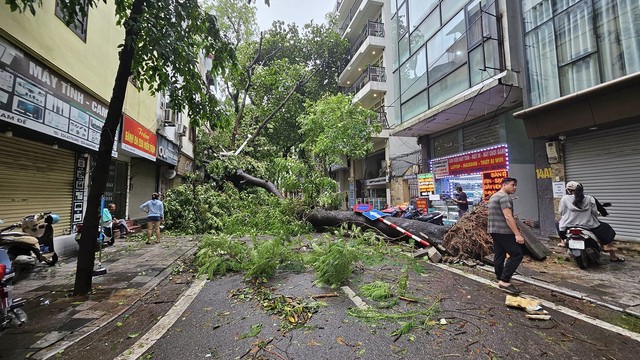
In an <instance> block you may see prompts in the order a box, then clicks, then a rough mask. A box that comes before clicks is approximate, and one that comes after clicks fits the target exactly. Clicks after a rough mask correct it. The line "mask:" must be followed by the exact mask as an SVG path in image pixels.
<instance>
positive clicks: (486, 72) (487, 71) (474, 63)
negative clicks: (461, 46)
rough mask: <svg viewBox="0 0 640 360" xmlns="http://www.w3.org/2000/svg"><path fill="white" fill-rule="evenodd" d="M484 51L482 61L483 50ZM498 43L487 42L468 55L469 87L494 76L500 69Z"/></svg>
mask: <svg viewBox="0 0 640 360" xmlns="http://www.w3.org/2000/svg"><path fill="white" fill-rule="evenodd" d="M483 49H484V59H483V57H482V56H483V51H482V50H483ZM498 51H499V49H498V41H497V40H488V41H486V42H485V43H484V44H482V46H478V47H476V48H475V49H473V50H471V52H470V53H469V75H470V77H471V86H473V85H476V84H479V83H481V82H482V81H484V80H486V79H488V78H489V77H491V76H493V75H496V74H497V73H498V70H496V69H499V68H500V61H499V54H498Z"/></svg>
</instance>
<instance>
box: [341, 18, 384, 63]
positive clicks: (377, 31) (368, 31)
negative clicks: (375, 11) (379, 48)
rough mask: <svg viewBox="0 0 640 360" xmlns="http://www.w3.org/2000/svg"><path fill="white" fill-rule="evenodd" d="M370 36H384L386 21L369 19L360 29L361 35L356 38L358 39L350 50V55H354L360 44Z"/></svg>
mask: <svg viewBox="0 0 640 360" xmlns="http://www.w3.org/2000/svg"><path fill="white" fill-rule="evenodd" d="M369 36H376V37H384V23H381V22H377V21H373V20H369V21H367V23H366V24H365V25H364V27H363V28H362V31H360V35H358V37H357V38H356V41H355V42H354V43H353V45H352V46H351V49H350V50H349V55H351V57H353V55H354V54H355V53H356V51H358V49H359V48H360V46H362V44H363V43H364V42H365V40H367V38H368V37H369Z"/></svg>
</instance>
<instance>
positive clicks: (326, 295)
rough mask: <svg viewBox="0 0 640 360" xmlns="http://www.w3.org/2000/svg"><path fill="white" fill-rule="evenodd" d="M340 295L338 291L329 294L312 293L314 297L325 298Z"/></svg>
mask: <svg viewBox="0 0 640 360" xmlns="http://www.w3.org/2000/svg"><path fill="white" fill-rule="evenodd" d="M338 296H340V295H338V293H329V294H318V295H311V298H312V299H324V298H330V297H338Z"/></svg>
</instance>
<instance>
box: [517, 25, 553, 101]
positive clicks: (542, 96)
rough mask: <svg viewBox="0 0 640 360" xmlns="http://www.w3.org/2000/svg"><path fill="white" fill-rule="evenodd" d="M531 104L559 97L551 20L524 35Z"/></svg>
mask: <svg viewBox="0 0 640 360" xmlns="http://www.w3.org/2000/svg"><path fill="white" fill-rule="evenodd" d="M524 46H525V51H526V56H527V70H528V73H529V93H530V99H531V104H532V105H538V104H542V103H544V102H547V101H549V100H553V99H556V98H558V97H560V88H559V85H558V61H557V58H556V47H555V41H554V33H553V22H551V21H550V22H547V23H545V24H544V25H542V26H540V27H538V28H537V29H535V30H533V31H531V32H529V33H528V34H526V35H525V37H524Z"/></svg>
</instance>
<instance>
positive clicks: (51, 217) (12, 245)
mask: <svg viewBox="0 0 640 360" xmlns="http://www.w3.org/2000/svg"><path fill="white" fill-rule="evenodd" d="M58 221H60V217H59V216H58V215H56V214H52V213H50V212H44V213H39V214H35V215H29V216H25V217H24V218H22V220H20V222H17V223H15V224H11V225H9V226H7V227H5V228H2V229H0V249H4V251H5V252H6V254H7V255H8V256H9V259H10V261H11V268H12V269H13V271H14V272H18V271H21V270H23V269H30V268H33V267H35V266H36V264H37V263H38V262H44V263H46V264H47V265H50V266H53V265H55V264H56V263H57V262H58V254H56V252H55V250H54V247H53V226H52V225H53V224H55V223H57V222H58ZM14 229H19V231H12V230H14Z"/></svg>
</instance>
